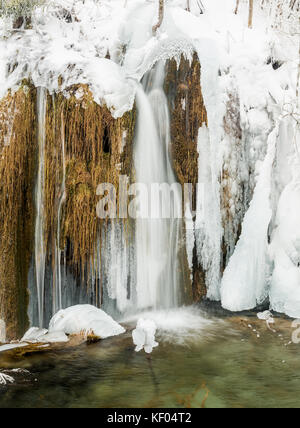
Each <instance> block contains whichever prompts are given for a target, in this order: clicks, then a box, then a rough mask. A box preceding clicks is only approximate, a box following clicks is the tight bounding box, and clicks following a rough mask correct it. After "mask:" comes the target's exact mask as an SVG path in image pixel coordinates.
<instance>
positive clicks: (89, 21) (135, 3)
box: [0, 0, 300, 341]
mask: <svg viewBox="0 0 300 428" xmlns="http://www.w3.org/2000/svg"><path fill="white" fill-rule="evenodd" d="M191 3H192V12H193V13H189V12H187V11H186V10H184V9H185V7H186V6H185V5H186V2H185V1H183V0H182V1H181V0H169V1H167V2H166V9H165V17H164V20H163V24H162V26H161V28H160V29H159V30H158V32H157V35H156V36H155V37H153V34H152V26H153V23H154V22H155V20H156V19H157V2H156V1H144V0H131V1H128V2H124V0H113V1H109V0H103V1H101V2H98V1H95V0H87V1H83V0H76V1H75V0H54V1H51V2H46V3H45V5H44V6H42V7H39V8H37V9H36V10H35V12H34V14H33V17H32V25H31V28H30V29H28V30H26V31H25V30H22V29H21V30H20V31H13V30H12V22H11V20H9V19H7V18H0V31H1V34H4V35H5V37H2V38H1V40H0V81H1V82H2V84H1V88H0V98H2V97H3V96H4V95H5V94H6V93H7V91H8V90H9V89H12V90H13V91H14V90H16V89H17V88H18V86H19V85H20V84H21V82H22V80H23V79H24V78H31V79H32V81H33V83H34V85H35V86H37V87H43V88H46V89H48V90H49V91H50V93H53V92H55V91H63V92H64V94H65V95H66V96H68V94H67V92H66V91H65V90H66V88H68V87H70V86H71V85H72V84H78V83H82V84H84V83H86V84H88V85H89V87H90V89H91V91H92V93H93V96H94V100H95V101H96V102H97V103H99V104H106V105H107V106H108V107H109V108H110V110H111V111H112V113H113V115H114V117H120V116H122V115H123V113H124V112H126V111H128V110H131V109H132V106H133V104H134V101H135V97H136V93H137V91H139V89H138V88H140V86H139V82H140V80H141V79H142V77H143V76H144V75H145V73H146V72H147V71H149V70H150V69H152V67H153V66H154V64H155V63H157V62H158V61H159V60H166V59H168V58H171V57H172V58H175V59H176V60H177V62H179V60H180V57H181V55H182V54H183V55H184V56H185V57H186V58H188V59H191V58H192V54H193V52H194V51H195V52H196V53H197V54H198V57H199V60H200V63H201V88H202V92H203V98H204V103H205V107H206V110H207V116H208V126H207V127H204V126H203V127H202V128H201V129H200V131H199V135H198V152H199V182H200V183H203V184H204V185H205V195H204V199H203V201H202V202H203V205H204V216H203V215H200V214H199V215H198V216H197V218H196V221H195V224H192V225H191V222H190V221H189V222H186V225H188V226H189V227H188V233H187V240H186V245H187V253H188V262H189V266H190V269H192V267H193V266H192V265H193V256H194V246H195V247H196V251H195V253H196V255H197V257H198V263H199V265H200V266H201V267H202V268H203V271H204V274H205V280H206V286H207V296H208V298H210V299H211V300H220V301H221V303H222V305H223V307H225V308H227V309H230V310H232V311H235V310H243V309H250V308H254V307H256V306H257V305H259V304H261V303H264V304H269V303H270V307H271V309H273V310H276V311H279V312H284V313H286V314H288V315H290V316H293V317H300V267H299V266H300V259H299V257H300V256H299V254H300V247H299V241H300V237H299V236H298V235H299V233H298V230H299V226H300V225H299V220H298V218H299V215H298V213H299V209H300V202H299V200H300V196H299V174H298V171H299V141H300V134H299V99H297V98H296V94H297V93H298V96H299V86H298V92H297V85H299V82H298V79H299V71H298V70H299V66H298V64H299V46H298V45H299V41H298V38H299V35H298V33H299V30H298V25H299V17H297V16H296V18H293V14H290V16H289V15H288V14H287V12H286V9H285V8H284V9H283V11H282V14H281V16H280V19H279V18H278V17H277V18H276V16H275V15H276V13H275V12H276V11H274V9H272V7H271V6H270V9H263V8H261V7H260V4H259V2H257V6H256V8H255V25H253V28H252V29H249V28H247V25H246V23H247V14H248V8H247V6H246V2H241V4H240V10H239V13H238V14H237V15H236V14H234V13H233V11H234V8H235V4H236V1H235V0H224V1H223V0H222V1H220V0H203V4H204V6H205V13H204V14H201V15H200V14H199V11H198V10H197V7H196V4H195V2H191ZM265 3H266V2H265ZM269 3H270V5H271V3H274V2H269ZM286 3H288V2H286ZM63 11H67V12H68V13H69V14H70V16H71V18H72V19H71V20H70V22H67V21H66V19H64V18H63V17H62V16H63V13H62V12H63ZM41 94H42V92H40V95H41ZM139 98H141V94H138V98H137V99H139ZM41 107H42V103H41ZM42 112H43V111H42V108H41V109H40V113H42ZM40 120H42V114H41V117H40ZM40 142H42V141H40ZM41 151H42V150H41ZM40 179H41V180H42V171H41V174H40ZM37 190H38V189H37ZM37 193H39V192H37ZM225 193H226V195H225V196H224V194H225ZM225 197H226V208H225V207H224V204H223V202H224V201H223V200H222V198H223V199H224V198H225ZM202 202H201V203H202ZM40 203H41V204H42V202H41V201H40ZM198 204H200V201H199V200H198ZM199 212H200V210H199ZM37 222H38V224H37V225H36V226H37V232H38V233H36V237H40V239H39V240H38V242H36V244H37V247H36V253H37V254H36V265H37V266H38V270H37V274H38V275H41V276H43V264H44V260H43V251H42V250H43V245H42V244H43V242H42V236H43V232H42V224H41V222H39V216H38V217H37ZM107 235H108V237H107V239H106V240H105V242H101V243H100V241H99V242H98V243H97V245H98V247H99V248H98V250H99V251H98V254H97V257H98V260H97V264H96V265H97V266H98V268H99V269H100V265H101V263H103V266H101V267H103V269H104V270H105V274H106V276H107V278H108V279H107V284H106V285H107V290H106V292H107V294H108V296H109V297H110V298H111V299H112V300H115V301H116V307H117V310H119V311H120V312H123V311H124V310H125V309H126V308H127V306H128V303H129V302H128V300H129V299H128V294H127V291H128V289H127V284H128V277H129V276H130V273H129V271H130V269H131V268H132V266H133V265H134V264H135V262H136V260H133V257H132V252H131V249H128V248H127V249H126V250H125V245H124V236H123V231H122V225H120V224H117V223H115V224H114V225H113V224H111V225H109V226H108V228H107ZM101 246H102V247H103V248H105V252H106V255H105V256H104V257H103V259H101V261H100V255H99V254H100V248H101V249H103V248H102V247H101ZM224 253H225V254H224ZM157 270H158V269H157ZM223 272H224V274H223ZM131 276H132V275H131ZM132 281H133V282H134V280H132ZM39 284H40V288H39V294H40V297H39V305H40V306H42V305H43V301H42V300H43V298H42V295H43V280H42V279H41V281H40V282H39ZM130 291H132V290H130ZM150 294H151V293H150V292H149V293H148V295H150ZM148 295H147V296H148ZM152 297H153V296H152ZM140 299H143V296H142V297H141V296H140ZM150 300H151V296H150ZM58 301H59V299H58ZM58 306H60V305H59V304H58ZM143 306H146V303H145V304H144V302H143ZM81 308H83V307H81ZM86 308H87V307H86ZM83 313H84V314H87V317H88V320H89V321H91V322H92V324H93V326H94V328H95V329H96V330H97V331H98V332H99V336H101V337H103V335H104V336H106V335H110V333H111V332H113V334H119V333H121V332H122V331H123V329H122V327H120V326H118V325H117V324H116V323H115V324H114V322H113V320H111V319H110V320H108V318H107V316H106V315H105V314H104V313H100V312H98V313H97V314H96V313H95V310H94V309H93V311H92V310H87V309H85V310H83V309H82V310H81V309H79V307H77V309H73V310H71V309H69V310H66V311H62V312H59V313H58V314H57V315H56V316H55V317H54V318H53V320H52V321H51V323H52V324H51V327H50V330H49V331H50V333H51V329H52V330H53V328H55V329H59V330H63V331H65V333H67V334H69V333H70V332H78V331H80V330H79V329H83V330H85V329H88V328H90V326H89V323H88V322H87V321H85V320H84V316H82V314H83ZM94 316H95V318H94ZM40 318H42V310H41V308H40ZM101 320H102V321H101ZM101 322H103V323H102V324H101ZM100 325H102V327H100ZM104 326H105V327H104ZM94 333H95V334H96V331H94ZM100 333H101V334H100ZM0 341H1V338H0Z"/></svg>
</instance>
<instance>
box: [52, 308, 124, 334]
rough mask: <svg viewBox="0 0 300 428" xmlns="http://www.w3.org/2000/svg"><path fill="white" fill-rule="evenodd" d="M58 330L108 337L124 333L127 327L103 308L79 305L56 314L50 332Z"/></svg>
mask: <svg viewBox="0 0 300 428" xmlns="http://www.w3.org/2000/svg"><path fill="white" fill-rule="evenodd" d="M56 332H64V333H65V334H85V335H87V334H89V333H92V334H94V335H95V336H98V337H100V338H101V339H106V338H107V337H111V336H117V335H119V334H122V333H124V332H125V329H124V328H123V327H122V326H121V325H120V324H118V323H117V322H116V321H114V320H113V319H112V318H111V317H110V316H109V315H107V314H106V313H105V312H104V311H102V310H101V309H98V308H96V307H95V306H91V305H77V306H72V307H70V308H67V309H62V310H60V311H59V312H58V313H57V314H55V315H54V317H53V318H52V319H51V321H50V324H49V334H52V333H56Z"/></svg>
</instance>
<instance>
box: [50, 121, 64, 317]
mask: <svg viewBox="0 0 300 428" xmlns="http://www.w3.org/2000/svg"><path fill="white" fill-rule="evenodd" d="M61 155H62V171H63V176H62V182H61V188H60V193H59V203H58V213H57V233H56V243H55V276H54V284H53V314H55V313H56V312H57V311H58V310H60V309H62V275H61V270H62V266H61V254H62V250H61V249H60V222H61V212H62V207H63V204H64V203H65V200H66V161H65V124H64V117H63V114H62V118H61Z"/></svg>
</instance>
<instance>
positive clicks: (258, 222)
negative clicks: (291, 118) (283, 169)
mask: <svg viewBox="0 0 300 428" xmlns="http://www.w3.org/2000/svg"><path fill="white" fill-rule="evenodd" d="M277 136H278V126H276V127H275V129H274V130H273V131H272V132H271V134H270V135H269V138H268V152H267V155H266V158H265V160H264V163H263V165H262V167H261V172H260V175H259V179H258V182H257V185H256V188H255V191H254V196H253V200H252V202H251V205H250V208H249V210H248V212H247V213H246V215H245V219H244V223H243V227H242V234H241V237H240V240H239V242H238V243H237V246H236V249H235V252H234V253H233V255H232V257H231V259H230V261H229V264H228V266H227V268H226V270H225V272H224V276H223V280H222V284H221V296H222V306H223V307H224V308H226V309H229V310H231V311H242V310H247V309H253V308H255V307H256V306H257V305H258V304H261V303H263V302H264V300H265V299H266V298H267V296H268V289H267V287H268V281H267V280H268V274H269V272H268V269H269V268H268V259H267V257H268V253H267V249H268V227H269V224H270V221H271V218H272V209H271V200H270V194H271V176H272V168H273V163H274V160H275V155H276V142H277Z"/></svg>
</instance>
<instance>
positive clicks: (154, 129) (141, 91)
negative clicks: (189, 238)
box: [134, 62, 182, 309]
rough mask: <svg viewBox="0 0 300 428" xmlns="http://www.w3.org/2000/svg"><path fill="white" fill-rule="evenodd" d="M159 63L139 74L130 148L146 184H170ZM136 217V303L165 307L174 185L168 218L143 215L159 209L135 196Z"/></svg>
mask: <svg viewBox="0 0 300 428" xmlns="http://www.w3.org/2000/svg"><path fill="white" fill-rule="evenodd" d="M164 77H165V73H164V63H162V62H161V63H158V64H157V65H156V67H155V68H154V69H153V70H152V71H151V72H150V73H149V74H148V75H147V76H146V77H145V78H144V85H143V86H142V85H139V86H138V88H137V95H136V105H137V112H138V115H137V133H136V140H135V149H134V162H135V169H136V181H137V183H141V184H142V185H143V186H145V187H146V188H147V189H148V195H150V194H151V190H150V188H151V184H153V183H157V184H158V185H162V184H164V183H166V184H168V185H172V184H174V183H176V179H175V175H174V173H173V170H172V165H171V161H170V156H169V147H170V138H171V137H170V116H169V108H168V102H167V98H166V96H165V93H164V90H163V84H164ZM138 199H139V213H140V214H139V215H138V218H137V220H136V257H137V260H136V263H137V279H136V280H137V285H136V288H137V290H136V291H137V307H138V308H139V309H144V308H148V307H151V308H169V307H174V306H177V305H178V304H179V303H180V296H179V286H180V282H181V274H180V269H179V251H180V237H181V232H182V220H180V219H179V218H177V217H180V213H181V210H182V207H181V194H180V191H179V190H178V187H176V188H174V192H173V201H172V203H171V212H170V213H171V215H170V218H162V216H161V215H160V216H158V218H149V217H147V214H145V215H143V213H144V212H145V211H146V210H147V208H148V207H149V205H150V208H151V209H152V210H153V212H160V213H161V208H162V206H161V204H160V200H157V198H156V199H154V200H153V198H151V203H150V204H149V199H150V197H148V200H146V199H145V198H143V197H139V198H138Z"/></svg>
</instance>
